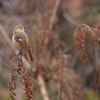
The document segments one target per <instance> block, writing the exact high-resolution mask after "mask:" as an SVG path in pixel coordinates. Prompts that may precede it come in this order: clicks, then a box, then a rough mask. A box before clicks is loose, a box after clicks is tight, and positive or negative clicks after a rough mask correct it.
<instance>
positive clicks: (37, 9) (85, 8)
mask: <svg viewBox="0 0 100 100" xmlns="http://www.w3.org/2000/svg"><path fill="white" fill-rule="evenodd" d="M99 17H100V0H0V100H11V97H10V95H9V91H8V90H9V89H8V85H7V84H8V78H9V77H10V73H9V68H10V67H11V65H10V63H12V62H13V61H12V59H13V58H14V57H15V56H16V54H17V53H18V49H17V48H15V47H14V46H13V44H12V43H11V38H12V34H13V29H14V27H15V26H16V25H18V24H22V25H25V26H26V27H27V30H26V31H27V33H28V35H29V37H30V40H31V46H32V50H31V52H32V55H33V58H34V62H33V63H29V62H27V60H25V58H26V55H25V52H24V51H23V56H24V58H23V63H24V67H25V69H26V70H27V72H28V73H29V75H30V78H31V80H32V82H33V88H34V100H100V75H99V73H100V56H99V55H100V50H99V48H94V46H93V45H92V44H91V43H90V42H89V41H87V47H88V58H89V62H87V64H86V65H85V66H84V65H83V63H82V61H81V60H80V58H79V55H78V51H77V50H76V48H75V47H74V45H75V43H74V41H73V35H74V31H75V29H76V28H77V26H78V25H80V24H86V25H88V26H90V27H96V26H97V25H99V22H100V18H99ZM16 52H17V53H16ZM17 83H18V84H19V86H20V87H18V89H16V94H17V96H16V100H27V99H26V98H25V96H24V95H23V94H24V91H23V89H22V87H23V85H22V84H20V82H19V80H17Z"/></svg>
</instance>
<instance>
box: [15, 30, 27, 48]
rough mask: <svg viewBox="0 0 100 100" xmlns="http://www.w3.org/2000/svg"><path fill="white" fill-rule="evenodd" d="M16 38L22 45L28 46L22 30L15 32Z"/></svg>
mask: <svg viewBox="0 0 100 100" xmlns="http://www.w3.org/2000/svg"><path fill="white" fill-rule="evenodd" d="M14 39H15V40H16V42H18V43H19V45H20V46H21V47H23V48H26V41H25V36H24V35H23V33H21V32H18V33H15V37H14Z"/></svg>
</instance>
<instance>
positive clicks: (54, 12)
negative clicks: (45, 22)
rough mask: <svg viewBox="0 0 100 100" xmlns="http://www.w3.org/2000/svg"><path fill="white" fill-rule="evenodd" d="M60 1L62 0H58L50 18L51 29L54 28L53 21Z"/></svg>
mask: <svg viewBox="0 0 100 100" xmlns="http://www.w3.org/2000/svg"><path fill="white" fill-rule="evenodd" d="M59 3H60V0H56V3H55V6H54V10H53V12H52V16H51V18H50V24H49V30H52V27H53V21H54V19H55V16H56V13H57V9H58V6H59Z"/></svg>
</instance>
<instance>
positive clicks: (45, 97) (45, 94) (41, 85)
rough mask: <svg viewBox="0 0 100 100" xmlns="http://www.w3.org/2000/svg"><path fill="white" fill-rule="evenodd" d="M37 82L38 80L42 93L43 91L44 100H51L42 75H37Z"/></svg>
mask: <svg viewBox="0 0 100 100" xmlns="http://www.w3.org/2000/svg"><path fill="white" fill-rule="evenodd" d="M37 80H38V85H39V86H40V91H41V94H42V96H43V99H44V100H50V99H49V97H48V95H47V90H46V87H45V82H44V79H43V77H42V75H41V74H38V75H37Z"/></svg>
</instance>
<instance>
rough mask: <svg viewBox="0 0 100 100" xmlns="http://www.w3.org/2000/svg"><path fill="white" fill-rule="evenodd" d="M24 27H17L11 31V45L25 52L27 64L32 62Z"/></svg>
mask: <svg viewBox="0 0 100 100" xmlns="http://www.w3.org/2000/svg"><path fill="white" fill-rule="evenodd" d="M25 28H26V27H25V26H23V25H17V26H16V27H15V28H14V30H13V36H12V43H13V44H14V46H15V47H17V48H20V49H21V51H22V50H23V49H25V50H26V55H27V59H28V61H29V62H32V61H34V60H33V57H32V54H31V52H30V47H31V46H30V40H29V37H28V35H27V33H26V32H25Z"/></svg>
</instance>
